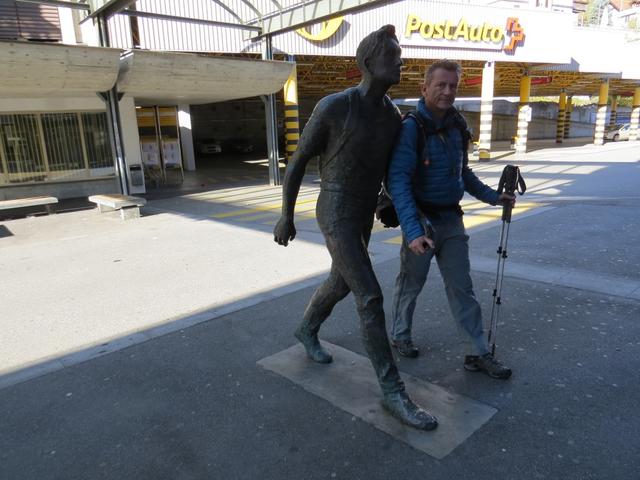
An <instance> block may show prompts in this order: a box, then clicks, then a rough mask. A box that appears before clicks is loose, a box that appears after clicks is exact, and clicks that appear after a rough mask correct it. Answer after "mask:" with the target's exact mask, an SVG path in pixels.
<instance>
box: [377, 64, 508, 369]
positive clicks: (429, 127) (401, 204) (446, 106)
mask: <svg viewBox="0 0 640 480" xmlns="http://www.w3.org/2000/svg"><path fill="white" fill-rule="evenodd" d="M461 73H462V70H461V67H460V65H459V64H458V63H456V62H453V61H450V60H439V61H437V62H435V63H434V64H432V65H431V66H430V67H429V69H428V70H427V73H426V75H425V81H424V83H423V84H422V86H421V92H422V98H421V99H420V101H419V103H418V107H417V111H416V112H414V113H413V114H410V115H408V116H407V117H406V118H405V119H404V121H403V123H402V127H401V130H400V133H399V134H398V137H397V140H396V144H395V146H394V149H393V153H392V156H391V161H390V164H389V170H388V176H387V189H388V191H389V193H390V194H391V197H392V198H393V203H394V206H395V209H396V211H397V214H398V218H399V220H400V226H401V227H402V234H403V243H402V249H401V252H400V259H401V263H400V273H399V274H398V277H397V279H396V286H395V291H394V297H393V304H392V310H391V315H392V327H391V339H392V345H393V346H394V347H395V348H396V349H397V351H398V353H399V354H401V355H403V356H405V357H410V358H414V357H417V356H418V354H419V351H418V349H417V348H416V347H415V346H414V344H413V342H412V339H411V325H412V321H413V313H414V310H415V306H416V298H417V297H418V294H419V293H420V291H421V290H422V287H423V286H424V283H425V281H426V279H427V274H428V272H429V265H430V263H431V258H432V257H433V256H435V257H436V261H437V263H438V267H439V269H440V272H441V274H442V278H443V280H444V284H445V290H446V294H447V299H448V302H449V307H450V309H451V313H452V315H453V317H454V319H455V320H456V322H457V323H458V324H459V325H460V326H461V327H462V329H463V330H464V331H465V332H466V333H467V334H468V335H469V338H470V340H471V343H472V345H473V347H474V349H475V353H476V355H469V356H467V358H466V359H465V364H464V368H465V369H466V370H469V371H480V372H484V373H486V374H488V375H489V376H491V377H493V378H499V379H507V378H509V377H510V376H511V370H510V369H509V368H507V367H506V366H504V365H503V364H501V363H500V362H498V361H497V360H496V359H495V358H494V357H493V356H492V355H491V353H490V350H489V346H488V343H487V340H486V338H485V334H484V331H483V327H482V312H481V309H480V304H479V303H478V301H477V300H476V298H475V294H474V292H473V285H472V282H471V276H470V265H469V247H468V239H469V237H468V236H467V234H466V232H465V228H464V224H463V222H462V214H463V212H462V209H461V208H460V200H461V199H462V196H463V195H464V192H465V191H466V192H469V193H470V194H471V195H473V196H474V197H476V198H477V199H478V200H480V201H482V202H485V203H488V204H490V205H497V204H502V203H505V202H511V203H512V204H513V203H514V202H515V197H514V196H512V195H509V194H506V193H503V194H498V192H496V191H495V190H493V189H492V188H491V187H489V186H488V185H486V184H484V183H483V182H482V181H480V179H478V177H477V176H476V175H475V174H474V173H473V171H472V170H471V169H470V168H469V166H468V161H469V160H468V155H467V148H468V145H469V140H470V134H469V132H468V129H467V125H466V122H465V120H464V118H463V117H462V116H461V115H460V113H458V111H457V110H456V109H455V108H454V107H453V102H454V100H455V97H456V91H457V88H458V82H459V81H460V76H461Z"/></svg>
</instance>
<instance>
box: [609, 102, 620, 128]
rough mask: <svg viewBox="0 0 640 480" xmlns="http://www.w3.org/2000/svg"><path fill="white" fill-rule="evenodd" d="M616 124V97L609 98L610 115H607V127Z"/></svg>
mask: <svg viewBox="0 0 640 480" xmlns="http://www.w3.org/2000/svg"><path fill="white" fill-rule="evenodd" d="M617 122H618V96H617V95H614V96H612V97H611V113H610V114H609V126H610V127H613V126H615V124H616V123H617Z"/></svg>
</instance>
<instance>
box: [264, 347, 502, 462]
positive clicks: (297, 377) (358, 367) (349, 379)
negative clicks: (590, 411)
mask: <svg viewBox="0 0 640 480" xmlns="http://www.w3.org/2000/svg"><path fill="white" fill-rule="evenodd" d="M323 345H324V346H325V348H327V350H329V351H330V352H331V354H332V355H333V363H331V364H328V365H320V364H317V363H315V362H313V361H311V360H309V359H308V358H307V356H306V353H305V351H304V348H303V347H302V345H300V344H297V345H294V346H293V347H290V348H288V349H286V350H283V351H281V352H279V353H276V354H274V355H271V356H269V357H266V358H264V359H262V360H260V361H259V362H258V365H260V366H261V367H263V368H265V369H266V370H270V371H272V372H275V373H277V374H278V375H281V376H283V377H285V378H287V379H289V380H291V381H292V382H294V383H296V384H298V385H300V386H301V387H302V388H304V389H305V390H307V391H308V392H311V393H313V394H314V395H317V396H319V397H321V398H323V399H325V400H327V401H329V402H330V403H332V404H333V405H335V406H336V407H338V408H340V409H341V410H344V411H345V412H348V413H350V414H352V415H354V416H356V417H358V418H360V419H361V420H363V421H365V422H367V423H369V424H371V425H372V426H374V427H375V428H377V429H379V430H382V431H383V432H386V433H388V434H389V435H391V436H393V437H394V438H395V439H397V440H400V441H402V442H404V443H406V444H409V445H411V446H412V447H414V448H416V449H417V450H421V451H423V452H424V453H426V454H428V455H431V456H432V457H435V458H438V459H442V458H444V457H446V456H447V455H448V454H450V453H451V452H452V451H453V450H454V449H455V448H456V447H457V446H458V445H461V444H462V443H463V442H464V441H465V440H466V439H467V438H468V437H470V436H471V435H472V434H473V432H475V431H476V430H478V429H479V428H480V427H481V426H482V425H484V424H485V423H486V422H488V421H489V419H491V417H492V416H493V415H494V414H495V413H496V412H497V410H496V409H495V408H493V407H491V406H489V405H486V404H483V403H481V402H478V401H476V400H473V399H471V398H468V397H465V396H462V395H458V394H456V393H453V392H450V391H448V390H446V389H444V388H442V387H439V386H437V385H434V384H432V383H429V382H426V381H424V380H421V379H419V378H416V377H412V376H411V375H406V374H404V375H403V376H402V378H403V380H404V381H405V383H406V386H407V392H408V393H409V395H410V396H411V398H412V399H413V400H414V401H415V402H416V403H418V404H420V405H421V406H423V407H424V408H426V409H427V410H429V411H430V412H431V413H432V414H434V415H435V416H436V417H437V418H438V422H439V426H438V428H437V429H436V430H434V431H431V432H424V431H419V430H416V429H413V428H411V427H407V426H404V425H402V424H401V423H399V422H398V421H397V420H396V419H395V418H393V417H392V416H391V415H389V414H388V413H386V412H385V411H384V410H383V409H382V406H381V404H380V399H381V392H380V387H379V385H378V381H377V379H376V376H375V373H374V371H373V368H372V367H371V364H370V363H369V359H368V358H366V357H363V356H361V355H358V354H356V353H353V352H351V351H349V350H346V349H344V348H342V347H339V346H337V345H333V344H331V343H328V342H323Z"/></svg>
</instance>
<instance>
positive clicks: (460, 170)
mask: <svg viewBox="0 0 640 480" xmlns="http://www.w3.org/2000/svg"><path fill="white" fill-rule="evenodd" d="M417 110H418V115H419V116H420V119H421V120H422V121H423V123H424V124H425V126H426V128H427V129H428V130H430V131H437V132H438V133H436V134H433V135H429V136H427V137H426V141H425V142H423V144H424V149H423V151H422V152H421V153H420V155H419V156H418V152H417V148H418V134H420V135H424V133H423V132H422V131H421V129H420V127H419V125H418V124H417V122H416V121H415V120H413V119H411V118H406V119H405V120H404V121H403V122H402V128H401V130H400V133H399V134H398V138H397V140H396V144H395V146H394V148H393V153H392V155H391V161H390V164H389V171H388V174H387V188H388V190H389V193H390V194H391V196H392V197H393V204H394V206H395V208H396V211H397V213H398V218H399V219H400V226H401V227H402V232H403V233H404V235H405V238H406V241H407V242H411V241H412V240H415V239H416V238H418V237H420V236H422V235H424V228H423V227H422V224H421V222H420V216H419V213H418V207H417V203H428V204H431V205H435V206H453V205H457V204H458V203H459V202H460V200H461V199H462V196H463V195H464V192H465V191H467V192H469V193H470V194H471V195H473V196H474V197H476V198H477V199H478V200H480V201H482V202H485V203H489V204H491V205H495V204H496V203H497V202H498V193H497V192H496V191H495V190H493V189H492V188H491V187H489V186H488V185H485V184H484V183H482V182H481V181H480V179H479V178H478V177H476V175H475V174H474V173H473V171H472V170H471V169H470V168H469V166H468V158H467V153H466V151H464V149H463V145H462V135H461V133H460V130H459V129H458V128H457V127H456V126H455V125H453V122H452V121H451V120H452V115H453V114H454V113H455V110H454V109H453V108H452V109H451V110H450V111H449V112H447V114H446V115H445V117H444V118H443V119H442V120H441V121H438V120H437V119H436V118H435V117H433V116H432V115H431V112H429V110H428V109H427V107H426V105H425V103H424V98H421V99H420V101H419V102H418V109H417ZM425 159H428V164H425ZM416 200H417V202H416ZM450 214H453V215H457V214H455V213H451V212H450ZM445 217H446V215H445Z"/></svg>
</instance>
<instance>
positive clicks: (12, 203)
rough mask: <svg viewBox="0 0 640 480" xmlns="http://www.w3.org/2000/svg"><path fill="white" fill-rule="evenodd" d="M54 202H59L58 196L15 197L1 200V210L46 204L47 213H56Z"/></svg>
mask: <svg viewBox="0 0 640 480" xmlns="http://www.w3.org/2000/svg"><path fill="white" fill-rule="evenodd" d="M54 203H58V199H57V198H56V197H28V198H15V199H13V200H0V210H11V209H14V208H26V207H36V206H38V205H45V207H46V209H47V213H49V214H51V213H55V210H54V209H53V207H52V206H51V205H52V204H54Z"/></svg>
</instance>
